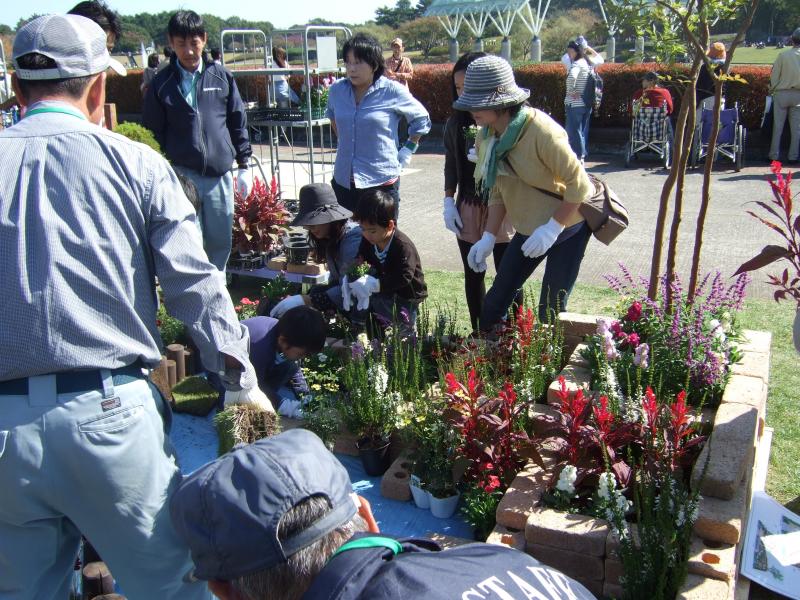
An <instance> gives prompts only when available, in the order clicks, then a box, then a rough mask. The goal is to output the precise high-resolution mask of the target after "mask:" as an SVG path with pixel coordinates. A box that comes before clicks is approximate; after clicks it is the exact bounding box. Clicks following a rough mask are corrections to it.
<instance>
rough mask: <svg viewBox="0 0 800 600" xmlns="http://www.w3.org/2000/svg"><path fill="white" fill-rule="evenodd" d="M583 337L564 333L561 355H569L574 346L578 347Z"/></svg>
mask: <svg viewBox="0 0 800 600" xmlns="http://www.w3.org/2000/svg"><path fill="white" fill-rule="evenodd" d="M583 340H584V337H583V336H581V335H565V336H564V346H563V349H562V351H563V356H569V355H571V354H572V353H573V351H574V350H575V348H577V347H578V344H582V343H583Z"/></svg>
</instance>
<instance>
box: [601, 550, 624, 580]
mask: <svg viewBox="0 0 800 600" xmlns="http://www.w3.org/2000/svg"><path fill="white" fill-rule="evenodd" d="M605 573H606V577H605V581H606V583H612V584H615V585H619V578H620V577H622V561H620V560H619V559H617V558H609V557H608V556H606V563H605Z"/></svg>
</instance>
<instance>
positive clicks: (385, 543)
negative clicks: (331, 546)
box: [331, 536, 403, 558]
mask: <svg viewBox="0 0 800 600" xmlns="http://www.w3.org/2000/svg"><path fill="white" fill-rule="evenodd" d="M359 548H388V549H389V550H391V551H392V553H393V554H395V555H397V554H400V553H401V552H402V551H403V545H402V544H401V543H400V542H398V541H397V540H393V539H392V538H387V537H379V536H369V537H363V538H359V539H357V540H353V541H352V542H347V543H346V544H343V545H342V546H340V547H339V549H338V550H337V551H336V552H334V553H333V556H336V555H337V554H339V553H341V552H346V551H347V550H357V549H359ZM333 556H331V558H333Z"/></svg>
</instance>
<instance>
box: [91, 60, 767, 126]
mask: <svg viewBox="0 0 800 600" xmlns="http://www.w3.org/2000/svg"><path fill="white" fill-rule="evenodd" d="M451 69H452V65H451V64H440V65H418V66H416V67H414V78H413V79H412V80H411V93H412V94H414V96H415V97H416V98H418V99H419V101H420V102H422V104H423V105H425V107H426V108H427V109H428V112H429V113H430V115H431V119H432V120H433V121H434V122H439V123H442V122H444V121H445V120H447V117H448V116H449V115H450V114H451V113H452V91H451V87H450V70H451ZM771 70H772V69H771V67H769V66H735V67H734V68H733V69H732V71H731V73H732V74H736V73H738V74H739V75H741V76H742V77H743V78H744V79H745V80H747V82H748V84H747V85H745V84H741V83H736V82H729V83H728V84H727V91H726V99H727V102H728V105H729V106H732V105H733V103H734V102H738V103H739V108H740V111H741V116H742V122H743V123H744V124H745V126H746V127H747V128H748V129H755V128H758V126H759V124H760V123H761V115H762V113H763V111H764V102H765V98H766V96H767V94H768V89H769V75H770V72H771ZM598 71H599V73H600V76H601V77H602V78H603V84H604V85H603V103H602V104H601V106H600V115H599V116H598V117H596V118H595V119H594V120H593V122H592V126H593V127H627V126H628V125H629V124H630V115H629V114H628V103H629V101H630V98H631V96H633V92H634V91H635V90H636V89H638V88H639V87H640V85H641V83H640V81H641V78H642V76H643V75H644V74H645V73H646V72H648V71H657V72H659V73H661V74H662V75H670V76H672V77H675V78H678V79H680V78H682V77H683V78H685V76H686V74H687V73H688V71H689V68H688V67H687V66H686V65H671V66H668V65H658V64H655V63H644V64H636V65H627V64H619V63H614V64H606V65H602V66H600V67H599V68H598ZM514 73H515V77H516V80H517V83H519V85H521V86H523V87H526V88H528V89H530V90H531V100H530V102H531V104H532V105H533V106H535V107H536V108H539V109H542V110H544V111H545V112H547V113H549V114H550V115H552V116H553V118H554V119H556V120H557V121H559V122H561V123H563V122H564V94H565V89H566V88H565V85H566V76H565V73H564V67H563V66H562V65H561V63H542V64H535V65H523V66H520V67H517V68H515V69H514ZM264 79H265V77H264V76H263V75H258V76H255V75H248V76H237V78H236V81H237V84H238V86H239V90H240V91H241V93H242V97H243V98H244V99H245V100H246V101H248V100H249V101H256V100H257V101H258V102H259V104H262V105H263V103H264V102H266V98H265V95H266V85H265V81H264ZM141 82H142V73H141V71H129V72H128V76H127V77H119V76H116V75H111V76H109V78H108V85H107V86H106V96H107V99H108V102H116V104H117V112H118V113H138V112H141V107H142V95H141V92H140V91H139V86H140V84H141ZM290 83H291V85H292V87H293V88H295V89H296V90H299V89H300V85H301V83H302V79H301V78H300V77H299V76H292V77H291V78H290ZM679 85H680V84H677V83H670V82H667V84H666V86H667V87H668V88H670V91H671V92H672V97H673V100H674V102H675V111H676V112H677V111H678V110H679V109H680V90H679V89H678V87H679Z"/></svg>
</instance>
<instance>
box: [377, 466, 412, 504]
mask: <svg viewBox="0 0 800 600" xmlns="http://www.w3.org/2000/svg"><path fill="white" fill-rule="evenodd" d="M410 481H411V460H409V459H408V458H406V457H405V456H400V457H399V458H398V459H397V460H395V461H394V462H393V463H392V466H390V467H389V469H388V470H387V471H386V472H385V473H384V474H383V477H382V478H381V496H383V497H384V498H390V499H391V500H399V501H400V502H408V501H409V500H411V489H410V488H409V487H408V484H409V482H410Z"/></svg>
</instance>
